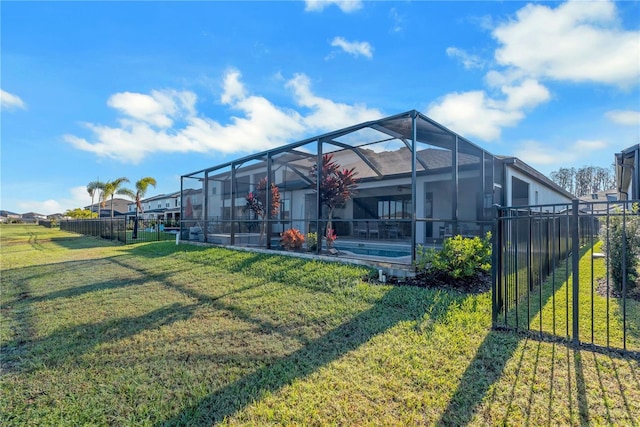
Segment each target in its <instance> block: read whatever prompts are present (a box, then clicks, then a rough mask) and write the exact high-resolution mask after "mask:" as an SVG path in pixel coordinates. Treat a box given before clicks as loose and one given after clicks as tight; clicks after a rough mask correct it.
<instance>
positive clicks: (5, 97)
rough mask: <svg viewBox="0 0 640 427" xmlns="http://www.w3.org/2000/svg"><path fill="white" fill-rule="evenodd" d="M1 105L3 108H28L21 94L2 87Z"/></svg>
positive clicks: (0, 92)
mask: <svg viewBox="0 0 640 427" xmlns="http://www.w3.org/2000/svg"><path fill="white" fill-rule="evenodd" d="M0 106H1V107H2V109H3V110H16V109H21V110H26V109H27V104H25V102H24V101H23V100H22V99H20V97H19V96H17V95H13V94H11V93H9V92H6V91H4V90H2V89H0Z"/></svg>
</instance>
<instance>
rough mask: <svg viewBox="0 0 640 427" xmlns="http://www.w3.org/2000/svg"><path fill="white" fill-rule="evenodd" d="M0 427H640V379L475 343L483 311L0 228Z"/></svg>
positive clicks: (485, 317) (609, 364)
mask: <svg viewBox="0 0 640 427" xmlns="http://www.w3.org/2000/svg"><path fill="white" fill-rule="evenodd" d="M0 244H1V256H2V258H1V274H2V293H1V315H2V318H1V323H0V338H1V340H2V352H1V353H2V376H1V378H0V386H1V387H2V393H0V408H1V409H0V417H2V418H1V419H0V423H1V424H2V425H82V424H92V425H165V424H167V425H211V424H214V423H223V424H228V425H264V424H269V425H273V424H299V425H309V424H316V425H317V424H332V425H333V424H347V425H363V424H369V425H415V424H421V425H422V424H427V425H430V424H438V425H452V426H453V425H455V426H459V425H488V424H489V425H495V424H501V425H502V424H509V425H523V424H529V425H540V424H544V425H571V424H573V425H583V424H594V425H602V424H613V425H638V421H637V420H638V419H640V366H639V363H638V361H636V360H632V359H627V358H622V357H620V356H618V355H615V354H600V353H592V352H589V351H585V350H575V349H572V348H569V347H566V346H564V345H562V344H554V343H547V342H537V341H532V340H529V339H526V338H523V337H521V336H517V335H515V334H511V333H503V332H496V331H491V330H490V324H491V315H490V300H491V298H490V295H489V294H482V295H466V294H461V293H458V292H453V291H451V292H448V291H443V290H429V289H419V288H412V287H390V286H380V285H374V284H368V283H364V282H362V281H361V280H360V278H361V277H362V276H363V275H365V274H366V273H367V272H366V271H365V270H363V269H361V268H355V267H353V266H342V265H338V264H322V263H316V262H309V261H304V260H300V259H294V258H287V257H283V256H277V255H262V254H253V253H247V252H235V251H230V250H225V249H219V248H204V247H196V246H189V245H180V246H176V245H175V243H174V242H156V243H140V244H136V245H130V246H124V245H119V244H115V243H111V242H107V241H102V240H100V239H94V238H87V237H81V236H77V235H74V234H70V233H65V232H61V231H59V230H55V229H47V228H43V227H38V226H1V227H0Z"/></svg>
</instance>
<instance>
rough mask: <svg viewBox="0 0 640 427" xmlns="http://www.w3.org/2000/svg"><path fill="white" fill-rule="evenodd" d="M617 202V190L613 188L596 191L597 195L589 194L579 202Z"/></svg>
mask: <svg viewBox="0 0 640 427" xmlns="http://www.w3.org/2000/svg"><path fill="white" fill-rule="evenodd" d="M617 200H618V190H617V189H615V188H612V189H609V190H604V191H598V192H597V193H591V194H588V195H586V196H582V197H580V201H583V202H615V201H617Z"/></svg>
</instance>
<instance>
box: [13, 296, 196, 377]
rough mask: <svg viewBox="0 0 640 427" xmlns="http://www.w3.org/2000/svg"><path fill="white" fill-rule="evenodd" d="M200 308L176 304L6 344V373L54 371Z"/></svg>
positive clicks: (191, 313) (167, 323) (174, 320)
mask: <svg viewBox="0 0 640 427" xmlns="http://www.w3.org/2000/svg"><path fill="white" fill-rule="evenodd" d="M196 307H197V305H196V304H191V305H182V304H178V303H175V304H172V305H169V306H166V307H162V308H159V309H157V310H154V311H151V312H149V313H146V314H144V315H142V316H133V317H121V318H117V319H109V320H106V321H104V322H99V323H95V324H82V325H77V326H73V327H70V328H63V329H60V330H57V331H55V332H53V333H52V334H50V335H47V336H46V337H43V338H39V339H35V340H34V339H28V340H26V341H25V340H24V339H23V338H22V337H21V338H18V339H16V340H13V341H9V342H6V343H3V346H2V347H3V357H2V358H3V371H4V372H31V371H35V370H38V369H40V368H41V367H42V366H46V367H47V368H51V367H54V366H61V365H64V364H65V363H68V362H69V361H71V360H73V361H76V363H77V362H78V361H79V360H80V359H81V356H82V355H83V354H84V353H86V352H88V351H90V350H91V349H93V348H95V347H97V346H98V345H100V344H103V343H106V342H110V341H115V340H119V339H123V338H127V337H131V336H133V335H136V334H138V333H140V332H143V331H145V330H152V329H157V328H160V327H162V326H166V325H170V324H172V323H175V322H178V321H180V320H186V319H188V318H190V317H191V316H192V315H193V312H194V311H195V309H196Z"/></svg>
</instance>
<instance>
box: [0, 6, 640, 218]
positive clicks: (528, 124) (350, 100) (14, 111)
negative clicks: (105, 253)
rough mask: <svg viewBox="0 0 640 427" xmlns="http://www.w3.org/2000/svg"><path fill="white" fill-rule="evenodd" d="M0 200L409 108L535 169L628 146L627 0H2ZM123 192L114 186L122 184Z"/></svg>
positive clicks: (603, 158)
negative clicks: (176, 0)
mask: <svg viewBox="0 0 640 427" xmlns="http://www.w3.org/2000/svg"><path fill="white" fill-rule="evenodd" d="M0 8H1V24H2V25H1V26H2V29H1V37H2V38H1V61H2V62H1V73H0V88H1V90H2V92H1V95H2V110H1V137H2V140H1V144H2V146H1V148H2V152H1V156H2V157H1V166H2V171H1V184H2V186H1V194H0V209H6V210H10V211H14V212H18V213H24V212H28V211H35V212H39V213H44V214H51V213H55V212H63V211H65V210H66V209H70V208H75V207H79V206H86V205H88V204H90V202H91V198H90V197H89V195H88V194H87V192H86V184H87V183H88V182H90V181H92V180H95V179H100V180H103V181H104V180H109V179H114V178H117V177H120V176H126V177H128V178H129V179H131V181H132V183H133V182H135V181H136V180H138V179H140V178H142V177H145V176H153V177H155V178H156V179H157V181H158V187H157V188H156V189H155V190H154V189H150V191H149V193H148V194H147V195H148V196H152V195H155V194H160V193H169V192H172V191H176V190H179V188H180V181H179V177H180V175H183V174H187V173H189V172H193V171H196V170H200V169H203V168H206V167H210V166H214V165H216V164H218V163H222V162H224V161H228V160H231V159H233V158H235V157H239V156H244V155H246V154H249V153H254V152H259V151H263V150H265V149H267V148H270V147H274V146H278V145H282V144H285V143H289V142H295V141H297V140H299V139H303V138H306V137H310V136H313V135H316V134H319V133H322V132H326V131H330V130H335V129H338V128H341V127H345V126H349V125H352V124H356V123H359V122H362V121H364V120H369V119H376V118H381V117H384V116H387V115H392V114H396V113H400V112H404V111H407V110H412V109H416V110H419V111H421V112H423V113H425V114H427V115H428V116H429V117H431V118H432V119H434V120H436V121H438V122H440V123H442V124H444V125H446V126H448V127H449V128H450V129H452V130H453V131H455V132H457V133H459V134H461V135H463V136H465V137H467V138H468V139H470V140H471V141H473V142H475V143H477V144H479V145H481V146H482V147H483V148H485V149H487V150H488V151H490V152H492V153H494V154H502V155H515V156H518V157H520V158H521V159H522V160H524V161H525V162H527V163H529V164H530V165H532V166H533V167H535V168H537V169H538V170H540V171H542V172H543V173H546V174H548V173H550V172H551V171H553V170H557V169H558V168H560V167H572V166H573V167H580V166H583V165H596V166H605V167H606V166H609V165H610V164H611V163H612V161H613V154H614V153H615V152H617V151H620V150H622V149H624V148H626V147H628V146H630V145H633V144H636V143H639V142H640V83H639V82H640V3H639V2H638V1H625V2H615V3H614V2H606V1H601V2H584V1H582V2H529V3H527V2H516V1H506V2H430V1H424V2H420V1H414V2H358V1H349V2H346V1H307V2H304V1H283V2H271V1H262V2H193V3H173V2H136V3H128V2H105V3H97V2H65V3H56V2H39V3H35V2H7V1H3V2H2V3H0ZM131 187H133V184H132V185H131Z"/></svg>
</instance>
